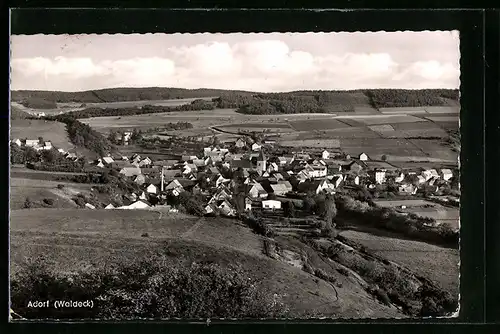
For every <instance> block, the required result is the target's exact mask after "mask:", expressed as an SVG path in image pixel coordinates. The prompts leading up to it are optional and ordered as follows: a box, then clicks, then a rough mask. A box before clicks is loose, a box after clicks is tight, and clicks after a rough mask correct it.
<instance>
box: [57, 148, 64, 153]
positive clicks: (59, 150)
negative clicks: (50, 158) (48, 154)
mask: <svg viewBox="0 0 500 334" xmlns="http://www.w3.org/2000/svg"><path fill="white" fill-rule="evenodd" d="M57 152H59V153H66V151H64V150H63V149H62V148H58V149H57Z"/></svg>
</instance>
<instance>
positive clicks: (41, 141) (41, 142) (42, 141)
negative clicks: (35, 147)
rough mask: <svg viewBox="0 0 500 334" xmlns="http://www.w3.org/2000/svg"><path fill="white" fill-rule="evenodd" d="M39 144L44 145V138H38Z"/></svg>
mask: <svg viewBox="0 0 500 334" xmlns="http://www.w3.org/2000/svg"><path fill="white" fill-rule="evenodd" d="M38 143H39V144H40V145H43V143H44V140H43V137H38Z"/></svg>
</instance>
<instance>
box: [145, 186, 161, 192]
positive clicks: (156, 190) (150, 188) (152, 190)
mask: <svg viewBox="0 0 500 334" xmlns="http://www.w3.org/2000/svg"><path fill="white" fill-rule="evenodd" d="M146 191H147V192H148V194H156V193H157V192H158V187H157V186H155V185H154V184H150V185H149V186H148V187H147V188H146Z"/></svg>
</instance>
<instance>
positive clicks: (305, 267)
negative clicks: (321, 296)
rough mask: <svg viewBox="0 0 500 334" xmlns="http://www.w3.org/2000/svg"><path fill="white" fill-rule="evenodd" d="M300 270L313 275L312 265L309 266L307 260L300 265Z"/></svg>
mask: <svg viewBox="0 0 500 334" xmlns="http://www.w3.org/2000/svg"><path fill="white" fill-rule="evenodd" d="M302 270H304V271H305V272H306V273H308V274H311V275H315V272H314V269H313V267H311V265H310V264H309V263H307V262H305V263H304V265H303V266H302Z"/></svg>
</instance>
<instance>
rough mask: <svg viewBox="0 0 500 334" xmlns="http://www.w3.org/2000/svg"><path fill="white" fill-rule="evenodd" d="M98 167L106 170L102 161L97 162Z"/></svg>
mask: <svg viewBox="0 0 500 334" xmlns="http://www.w3.org/2000/svg"><path fill="white" fill-rule="evenodd" d="M96 166H97V167H100V168H104V164H103V163H102V161H101V159H99V160H97V164H96Z"/></svg>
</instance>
